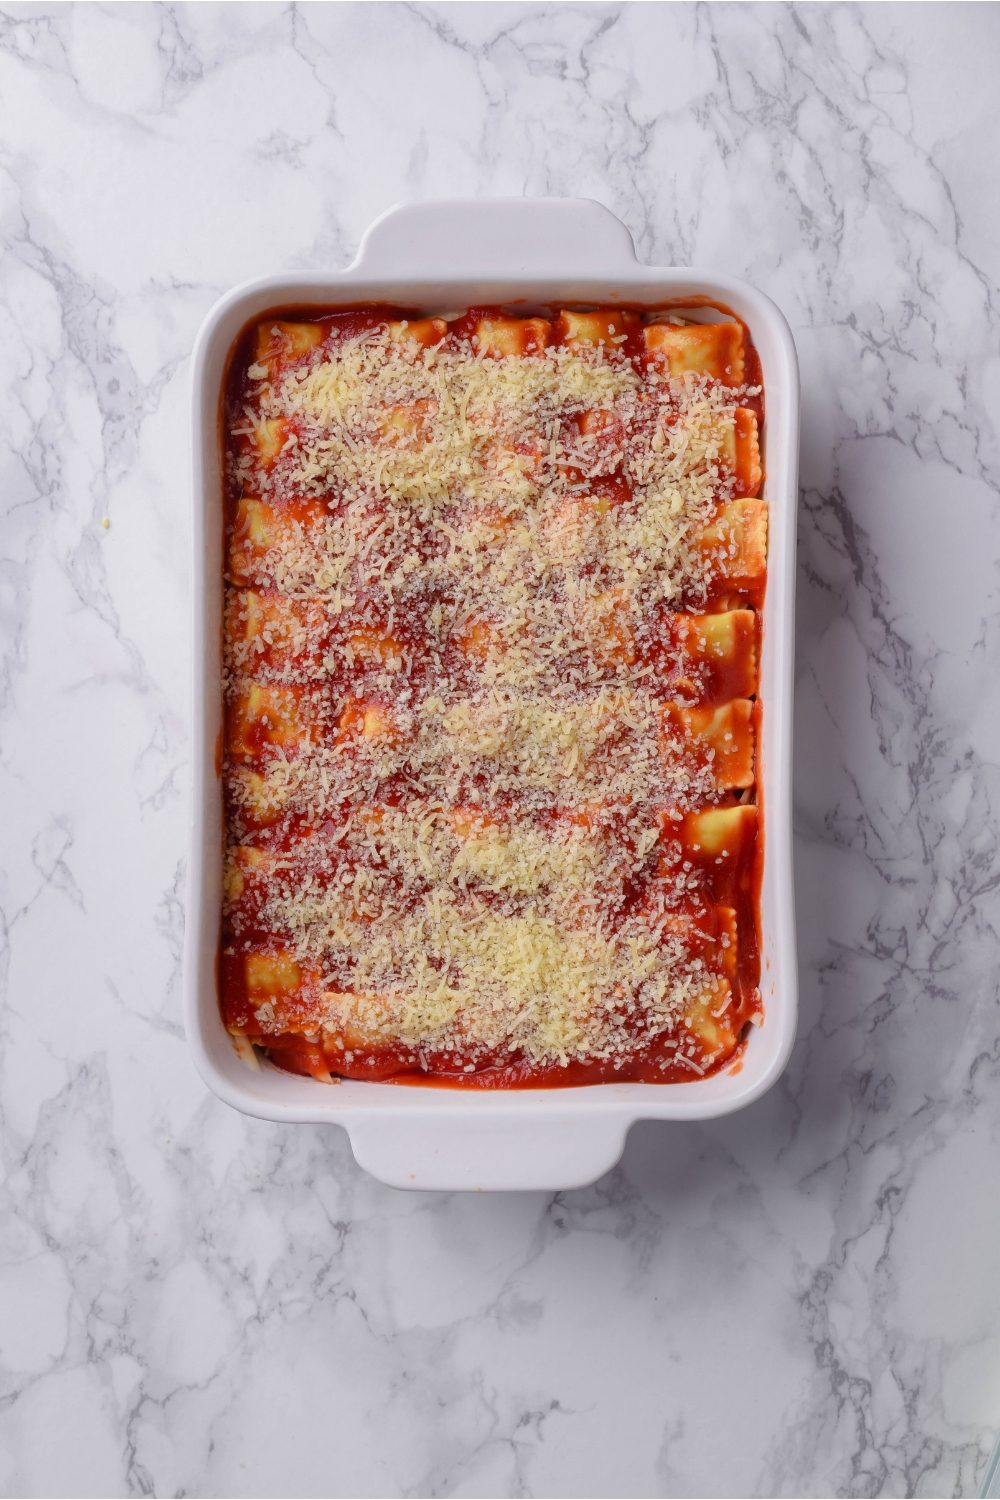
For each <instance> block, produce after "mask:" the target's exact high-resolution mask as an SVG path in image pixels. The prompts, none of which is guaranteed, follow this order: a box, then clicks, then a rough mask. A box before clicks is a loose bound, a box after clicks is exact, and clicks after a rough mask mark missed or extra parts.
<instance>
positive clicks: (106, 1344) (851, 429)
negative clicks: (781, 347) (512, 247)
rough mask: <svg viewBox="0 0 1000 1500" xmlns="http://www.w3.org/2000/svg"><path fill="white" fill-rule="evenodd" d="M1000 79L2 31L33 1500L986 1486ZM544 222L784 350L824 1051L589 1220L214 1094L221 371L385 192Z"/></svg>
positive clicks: (21, 1231)
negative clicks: (204, 591)
mask: <svg viewBox="0 0 1000 1500" xmlns="http://www.w3.org/2000/svg"><path fill="white" fill-rule="evenodd" d="M998 56H1000V10H998V8H997V7H996V6H992V5H970V6H965V5H952V6H948V7H940V6H937V5H933V4H929V5H916V6H911V5H908V4H898V5H889V6H879V5H874V6H865V5H862V6H860V7H857V6H848V5H844V6H832V7H830V6H826V5H801V6H799V5H795V6H781V7H778V6H769V5H765V6H747V7H743V6H738V5H730V4H719V5H712V6H708V7H704V6H699V7H693V6H688V5H683V4H682V5H669V6H660V5H655V4H647V5H637V6H620V5H609V4H570V5H564V6H556V5H552V4H548V3H546V4H524V5H520V4H518V5H497V4H489V3H487V4H477V5H453V6H450V5H422V4H415V5H395V4H387V5H343V6H340V5H329V6H327V5H318V4H317V5H310V4H307V5H301V6H298V7H292V6H281V5H270V4H265V5H255V6H247V5H242V4H232V5H230V4H203V5H176V6H175V5H163V6H160V5H155V6H154V5H145V4H136V5H125V6H119V5H100V6H84V5H77V6H65V5H56V4H53V5H37V6H28V5H9V4H8V5H3V6H2V7H0V235H2V240H0V372H2V384H3V397H2V400H0V455H2V457H0V474H2V487H0V498H2V507H3V525H2V530H0V550H2V559H3V560H2V571H0V590H2V594H0V598H2V605H0V609H2V614H0V619H2V627H0V649H2V676H0V807H2V809H3V811H2V814H0V818H2V821H0V829H2V841H0V842H2V875H0V908H2V910H0V916H2V922H3V969H2V975H3V979H4V982H5V986H6V988H5V1008H4V1010H3V1014H2V1023H0V1024H2V1059H0V1067H2V1075H0V1110H2V1124H3V1157H2V1170H3V1183H2V1216H3V1217H2V1237H0V1261H2V1269H0V1360H2V1365H3V1376H2V1381H3V1384H2V1388H0V1397H2V1399H0V1492H2V1493H3V1494H5V1495H30V1496H44V1495H52V1496H57V1495H114V1496H118V1495H131V1494H149V1493H153V1494H156V1495H159V1496H170V1495H181V1494H186V1495H213V1496H214V1495H254V1496H257V1495H259V1496H307V1495H308V1496H313V1495H315V1496H321V1495H322V1496H329V1495H338V1496H348V1495H390V1496H394V1495H426V1496H430V1495H468V1496H473V1495H502V1496H562V1495H595V1496H598V1495H612V1496H617V1495H622V1496H624V1495H670V1496H674V1495H751V1494H753V1495H783V1496H784V1495H834V1494H836V1495H852V1496H854V1495H858V1496H863V1495H904V1494H917V1495H946V1494H947V1495H952V1494H972V1493H974V1490H975V1485H976V1480H977V1476H978V1472H979V1469H980V1468H981V1465H982V1463H983V1462H984V1460H985V1455H986V1452H987V1450H988V1447H989V1445H990V1443H991V1442H992V1437H993V1431H994V1428H995V1427H996V1426H997V1425H998V1424H1000V1299H998V1297H997V1290H996V1289H997V1286H998V1272H1000V1195H998V1194H997V1192H996V1184H997V1171H998V1164H1000V1010H998V982H997V975H998V972H1000V898H998V886H1000V853H998V849H997V834H996V818H997V813H998V809H1000V764H998V753H997V740H998V734H1000V608H998V603H1000V599H998V592H1000V577H998V568H997V559H998V557H1000V514H998V505H997V487H998V482H1000V455H998V428H1000V305H998V288H997V278H998V264H1000V253H998V247H1000V208H998V198H997V193H996V180H997V179H996V160H997V153H998V148H1000V105H998V98H1000V95H998V93H997V89H996V81H995V74H996V64H997V59H998ZM521 192H527V193H531V194H540V193H546V192H555V193H567V194H580V195H586V196H593V197H596V198H599V199H601V200H602V201H604V202H605V203H607V204H608V206H609V207H611V208H612V209H613V210H614V211H615V212H616V213H618V214H619V215H620V216H621V217H622V218H623V219H624V220H625V221H626V222H627V223H628V224H629V226H630V227H631V228H632V230H633V232H634V234H635V236H636V240H637V243H638V246H639V249H640V253H641V254H642V255H643V256H644V257H645V258H646V259H649V260H651V261H661V262H670V261H676V262H688V263H694V264H701V265H704V266H711V267H716V268H719V269H724V270H727V271H731V272H734V273H736V274H738V275H742V276H746V277H747V278H749V279H750V280H751V281H753V282H755V283H757V284H758V285H760V286H761V287H763V288H764V289H765V290H767V291H768V292H769V293H770V294H771V295H772V296H773V297H774V298H775V299H776V300H777V301H778V303H779V304H780V305H781V306H782V308H783V309H784V310H785V312H786V314H787V316H788V317H789V319H790V321H791V323H792V325H793V328H794V330H795V333H796V337H797V340H798V345H799V350H800V356H801V361H802V369H803V384H804V392H803V394H804V430H803V466H802V480H803V486H804V509H803V514H802V522H801V529H800V539H801V540H800V608H799V638H798V639H799V682H798V707H797V714H798V717H797V730H796V777H797V781H796V790H797V807H798V827H799V842H798V851H797V857H798V866H797V871H798V874H797V879H798V899H799V913H800V927H799V947H800V957H801V975H802V992H803V1002H804V1003H803V1014H802V1024H801V1031H800V1040H799V1043H798V1046H797V1050H796V1052H795V1055H794V1058H793V1061H792V1064H791V1066H790V1068H789V1070H788V1072H787V1074H786V1076H785V1078H784V1079H783V1081H782V1083H781V1084H780V1085H779V1086H778V1087H777V1088H776V1089H775V1090H774V1091H773V1092H772V1094H771V1095H770V1096H769V1097H767V1098H766V1099H764V1100H763V1101H762V1102H760V1103H759V1104H757V1105H756V1106H754V1107H753V1108H752V1109H750V1110H748V1111H747V1112H746V1113H744V1114H742V1115H739V1116H736V1117H733V1118H730V1119H727V1120H723V1121H721V1122H718V1123H714V1124H709V1125H706V1126H704V1127H698V1128H694V1127H691V1128H680V1127H676V1126H661V1127H654V1126H651V1125H647V1126H643V1127H638V1128H636V1129H635V1130H634V1131H633V1133H632V1136H631V1137H630V1140H629V1143H628V1147H627V1149H626V1152H625V1156H624V1159H623V1161H622V1164H621V1166H620V1167H619V1168H618V1169H617V1170H616V1171H614V1172H613V1173H612V1174H611V1175H610V1176H609V1177H608V1178H606V1179H605V1180H604V1181H602V1182H601V1183H599V1184H598V1185H597V1186H596V1187H594V1188H592V1189H589V1190H587V1191H584V1192H577V1193H571V1194H565V1195H560V1196H557V1197H555V1198H550V1197H546V1196H536V1195H523V1196H501V1197H476V1196H473V1197H463V1196H453V1197H445V1196H440V1197H437V1196H429V1197H425V1196H420V1195H407V1194H401V1193H397V1192H393V1191H391V1190H389V1189H387V1188H383V1187H381V1186H379V1185H378V1184H376V1183H375V1182H373V1181H372V1180H371V1179H369V1178H367V1177H365V1176H364V1175H363V1174H362V1173H360V1172H359V1170H358V1169H357V1168H356V1167H355V1165H354V1163H353V1160H352V1158H351V1155H350V1151H349V1149H348V1146H347V1142H346V1138H345V1137H344V1136H343V1135H342V1134H341V1133H340V1132H339V1131H336V1130H333V1129H330V1130H322V1129H318V1128H312V1127H306V1126H298V1127H291V1128H279V1127H276V1126H271V1125H267V1124H262V1123H259V1122H256V1121H252V1120H247V1119H244V1118H242V1117H240V1116H238V1115H236V1114H234V1113H232V1112H231V1111H230V1110H228V1109H227V1108H226V1107H225V1106H223V1105H221V1104H219V1103H218V1102H216V1101H215V1100H214V1099H213V1098H211V1097H209V1095H208V1094H207V1093H206V1090H205V1089H204V1087H203V1086H202V1084H201V1083H200V1081H199V1080H198V1078H197V1077H196V1076H195V1074H194V1072H193V1069H192V1067H191V1065H190V1063H189V1061H188V1058H187V1055H186V1052H185V1045H184V1040H183V1036H182V1033H181V1026H180V1017H179V986H178V963H179V954H180V945H181V936H182V928H183V921H184V863H183V849H184V840H185V826H186V821H187V818H188V761H189V754H190V747H189V743H188V740H187V729H186V719H187V695H188V686H189V665H188V653H189V633H188V623H187V622H188V612H189V608H190V596H189V586H188V567H187V547H188V537H189V516H188V499H187V475H186V456H185V443H186V425H185V424H186V404H187V375H188V354H189V350H190V348H191V344H192V340H193V337H194V334H195V331H196V329H197V326H198V323H199V321H200V319H201V318H202V316H203V315H204V313H205V312H206V311H207V309H208V308H209V307H210V305H211V304H212V302H213V301H214V299H215V298H216V297H217V296H218V295H219V293H221V292H222V291H224V290H225V289H226V288H228V287H229V286H230V285H231V284H233V283H234V282H236V281H239V280H241V279H243V278H246V277H249V276H252V275H257V274H262V273H267V272H272V271H279V270H281V269H284V268H289V267H302V266H324V267H325V266H335V265H340V264H343V263H344V262H345V261H346V260H347V259H348V258H349V257H350V255H351V254H352V252H353V249H354V247H355V246H356V244H357V241H358V239H359V236H360V234H361V232H362V231H363V229H364V227H365V225H366V224H367V223H368V221H369V220H370V219H371V218H372V217H373V216H374V215H375V214H376V213H378V212H379V211H380V210H381V209H383V208H384V207H386V206H388V205H389V204H390V203H391V202H393V201H394V200H399V199H408V198H416V197H434V196H444V195H477V194H496V193H521ZM105 517H107V518H108V520H109V522H110V525H109V527H108V528H107V529H104V528H103V526H102V519H103V518H105Z"/></svg>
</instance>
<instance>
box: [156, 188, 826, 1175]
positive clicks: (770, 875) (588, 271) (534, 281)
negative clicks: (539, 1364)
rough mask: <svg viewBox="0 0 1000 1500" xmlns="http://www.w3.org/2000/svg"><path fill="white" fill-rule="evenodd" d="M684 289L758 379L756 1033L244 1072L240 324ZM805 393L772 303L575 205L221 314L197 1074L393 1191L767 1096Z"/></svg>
mask: <svg viewBox="0 0 1000 1500" xmlns="http://www.w3.org/2000/svg"><path fill="white" fill-rule="evenodd" d="M687 297H691V298H705V297H708V298H710V299H715V300H717V301H718V303H720V304H723V305H724V306H725V307H727V308H729V309H731V310H732V311H733V312H735V313H737V314H738V316H739V317H741V318H742V319H743V320H744V322H745V323H746V324H747V325H748V327H749V329H750V332H751V335H752V338H753V342H754V344H755V345H756V347H757V350H758V352H759V354H760V359H761V365H762V368H763V377H764V387H765V401H766V423H765V429H764V434H763V440H764V451H765V465H766V475H767V477H766V480H765V485H764V498H765V499H766V500H767V502H768V507H769V513H770V538H769V556H768V583H767V596H766V600H765V606H764V630H763V650H762V659H761V684H760V693H761V698H762V701H763V706H764V714H763V731H762V739H761V743H760V747H759V756H758V787H759V794H760V798H761V801H762V804H763V814H764V822H763V827H764V847H765V859H764V880H763V890H762V899H761V925H762V932H761V940H762V941H761V949H762V978H761V993H762V996H763V1001H764V1010H765V1020H764V1024H763V1025H762V1026H760V1027H755V1028H752V1029H751V1035H750V1038H749V1041H748V1044H747V1047H746V1051H745V1053H744V1055H743V1058H742V1060H741V1063H738V1064H737V1065H736V1067H735V1068H730V1069H729V1070H727V1071H723V1072H721V1073H717V1074H715V1075H714V1076H712V1077H708V1078H705V1079H703V1080H699V1081H696V1082H694V1083H667V1084H649V1083H623V1084H603V1085H597V1086H591V1087H586V1088H566V1089H527V1090H510V1091H506V1092H504V1091H498V1092H485V1091H484V1092H477V1091H474V1090H459V1089H449V1088H421V1087H405V1086H400V1085H398V1084H380V1083H364V1082H355V1081H350V1080H348V1081H344V1082H342V1083H339V1084H335V1085H334V1086H332V1087H331V1086H330V1085H328V1084H323V1083H318V1082H316V1081H315V1080H313V1079H311V1078H300V1077H294V1076H292V1075H289V1074H287V1073H282V1072H280V1071H278V1070H277V1069H276V1068H274V1067H272V1066H270V1065H269V1064H268V1063H266V1062H265V1063H264V1064H263V1065H262V1068H261V1070H260V1071H259V1072H253V1071H251V1070H250V1069H249V1068H247V1067H246V1066H245V1065H244V1064H243V1063H242V1062H241V1061H240V1059H239V1058H238V1056H237V1054H236V1052H235V1051H234V1049H233V1046H232V1043H231V1042H230V1039H229V1037H228V1035H227V1033H226V1031H225V1030H224V1028H223V1025H222V1021H221V1019H220V1014H219V1005H218V998H217V989H216V955H217V947H218V940H219V916H220V894H221V874H222V846H223V827H222V797H221V782H220V774H219V747H220V745H221V734H222V701H221V693H220V686H219V679H220V660H221V640H222V593H223V584H222V545H223V525H222V509H221V504H222V487H221V477H220V464H221V435H220V421H219V414H220V392H221V387H222V381H223V377H224V372H225V368H226V361H227V357H228V355H229V351H230V349H231V347H232V344H233V341H234V340H235V339H236V337H237V335H238V334H239V333H240V331H241V329H242V328H243V327H244V326H245V325H246V324H247V323H248V322H249V321H250V320H251V319H254V318H256V317H259V316H260V315H261V314H262V313H264V312H266V311H268V310H269V309H271V308H275V307H279V306H291V305H295V306H298V307H303V306H307V305H309V304H313V303H314V304H316V305H317V306H318V307H319V306H322V307H327V308H328V307H333V306H337V305H338V304H344V303H359V302H383V301H384V302H389V303H396V304H404V305H408V306H411V307H418V308H421V309H423V310H427V311H449V312H450V313H452V314H454V312H455V311H458V310H461V309H464V308H465V307H467V306H469V305H471V304H473V303H504V302H528V303H532V302H538V303H549V302H555V303H569V304H597V303H600V304H608V303H615V302H618V301H621V302H628V303H648V304H650V305H654V304H657V303H662V302H665V301H668V300H671V301H672V300H675V299H677V298H681V299H684V298H687ZM703 316H706V317H710V316H711V314H707V313H706V314H704V315H703ZM798 399H799V390H798V370H797V364H796V358H795V347H794V345H793V343H792V337H791V333H790V331H789V328H788V325H787V323H786V322H785V320H784V318H783V317H782V315H781V313H780V312H779V311H778V309H777V308H776V307H775V305H774V303H773V302H771V301H770V300H769V299H768V298H767V297H765V296H763V295H762V293H760V292H758V291H755V290H754V289H753V288H752V287H750V286H747V285H746V284H745V283H744V282H742V281H736V280H733V279H732V278H731V277H728V276H721V275H718V274H716V273H714V272H708V271H698V270H689V269H677V268H664V267H660V266H644V265H640V264H639V263H638V261H637V260H636V256H635V250H634V247H633V245H632V240H631V237H630V235H629V232H628V230H627V229H626V228H625V226H624V225H623V224H622V223H620V222H619V220H618V219H616V218H615V217H614V216H613V215H612V214H611V213H609V212H608V210H607V209H605V208H603V207H602V206H601V205H600V204H598V203H593V202H589V201H586V200H578V199H544V198H542V199H528V198H525V199H521V198H517V199H501V200H492V201H489V200H485V201H479V202H443V203H422V204H411V205H409V206H406V207H403V208H397V209H394V210H392V211H391V212H389V213H387V214H386V215H385V216H384V217H383V218H381V219H379V220H377V221H376V222H375V223H374V224H373V225H372V226H371V228H370V229H369V230H368V233H367V234H366V235H365V237H364V239H363V241H362V243H361V248H360V250H359V251H358V255H357V259H356V260H355V261H354V263H353V264H352V265H350V266H349V267H348V268H347V269H346V270H345V271H339V272H329V273H324V274H318V273H314V274H311V275H302V274H298V275H289V276H272V277H266V278H263V279H261V280H258V281H252V282H248V283H247V284H246V285H244V286H241V287H237V288H236V290H235V291H232V292H230V293H229V294H228V295H227V296H225V297H223V298H222V299H221V300H220V301H219V302H217V303H216V305H215V307H214V308H213V309H212V311H211V312H210V313H209V315H208V317H207V318H206V320H205V322H204V324H203V326H202V328H201V331H200V333H199V335H198V340H197V343H196V345H195V349H194V360H193V414H192V415H193V429H194V442H193V458H194V587H193V596H194V643H195V663H194V712H193V743H194V799H193V800H194V812H193V820H192V829H191V855H190V867H189V868H190V878H189V889H188V925H187V937H186V951H185V1014H186V1025H187V1034H188V1039H189V1041H190V1044H191V1048H192V1050H193V1053H194V1058H195V1061H196V1063H197V1066H198V1069H199V1071H200V1073H201V1075H202V1077H203V1078H204V1080H205V1082H206V1083H207V1084H208V1086H209V1087H210V1088H211V1089H213V1090H214V1092H215V1093H216V1094H218V1096H219V1097H220V1099H224V1100H225V1101H226V1103H227V1104H231V1105H233V1106H234V1107H235V1108H236V1109H239V1110H243V1111H244V1112H245V1113H247V1114H250V1115H257V1116H259V1117H260V1118H262V1119H267V1120H280V1121H287V1122H289V1123H291V1122H310V1123H329V1124H334V1125H342V1126H344V1128H345V1129H346V1130H347V1131H348V1132H349V1134H350V1138H351V1144H352V1147H353V1149H354V1154H355V1156H356V1158H357V1160H358V1162H359V1163H360V1164H361V1165H362V1166H363V1167H365V1168H366V1169H367V1170H368V1171H369V1172H372V1173H373V1174H374V1175H375V1176H376V1177H378V1178H380V1179H381V1180H382V1181H383V1182H386V1183H389V1184H391V1185H393V1186H395V1187H405V1188H437V1189H442V1188H472V1189H490V1188H492V1189H507V1190H509V1189H517V1188H536V1189H537V1188H544V1189H558V1188H571V1187H578V1186H582V1185H583V1184H585V1183H588V1182H592V1181H594V1179H595V1178H597V1177H599V1176H600V1175H601V1174H602V1173H603V1172H606V1171H607V1170H608V1169H609V1168H610V1167H612V1166H613V1165H614V1163H615V1162H616V1161H617V1160H618V1158H619V1156H620V1155H621V1152H622V1149H623V1146H624V1143H625V1135H626V1132H627V1131H628V1128H629V1126H630V1125H631V1124H633V1122H634V1121H636V1120H704V1119H710V1118H712V1117H714V1116H718V1115H724V1114H728V1113H730V1112H731V1111H733V1110H737V1109H742V1108H743V1107H744V1106H745V1105H747V1104H750V1103H751V1102H752V1101H753V1100H755V1099H758V1098H760V1096H761V1094H763V1093H764V1092H765V1090H767V1089H768V1088H770V1087H771V1085H772V1084H773V1083H774V1081H775V1079H776V1078H777V1077H778V1076H779V1074H780V1073H781V1071H782V1069H783V1068H784V1066H785V1063H786V1061H787V1059H788V1055H789V1052H790V1050H791V1046H792V1041H793V1038H794V1033H795V1016H796V960H795V926H794V914H793V896H792V865H791V828H790V789H791V788H790V783H791V725H792V619H793V605H794V583H795V510H796V502H797V462H798Z"/></svg>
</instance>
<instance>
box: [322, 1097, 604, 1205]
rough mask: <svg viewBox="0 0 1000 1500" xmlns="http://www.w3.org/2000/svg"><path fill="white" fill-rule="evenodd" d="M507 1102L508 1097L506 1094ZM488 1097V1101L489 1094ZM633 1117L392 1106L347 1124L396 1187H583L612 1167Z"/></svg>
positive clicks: (354, 1141) (370, 1162)
mask: <svg viewBox="0 0 1000 1500" xmlns="http://www.w3.org/2000/svg"><path fill="white" fill-rule="evenodd" d="M505 1102H506V1101H505ZM483 1103H484V1104H485V1103H486V1101H485V1100H484V1101H483ZM631 1121H632V1117H631V1116H630V1115H626V1114H625V1113H621V1114H618V1113H617V1112H616V1113H615V1114H608V1115H602V1116H601V1117H600V1118H595V1117H594V1116H593V1115H587V1114H584V1113H583V1112H578V1111H576V1110H571V1109H564V1108H561V1107H560V1106H559V1104H558V1102H557V1101H554V1103H553V1106H552V1108H550V1109H549V1108H546V1109H543V1110H535V1109H532V1110H531V1111H530V1112H529V1111H526V1110H523V1109H522V1108H516V1109H508V1108H501V1109H500V1110H499V1111H495V1110H494V1109H492V1108H490V1107H489V1106H487V1108H485V1109H483V1110H481V1111H479V1110H477V1111H470V1112H469V1113H468V1114H463V1117H462V1119H461V1120H457V1119H456V1118H455V1116H454V1114H452V1113H451V1112H450V1111H449V1112H448V1113H447V1115H446V1116H442V1115H440V1114H439V1113H438V1111H437V1110H433V1109H432V1110H428V1111H427V1112H426V1113H423V1112H421V1113H420V1114H417V1115H416V1116H414V1115H412V1114H409V1115H408V1116H407V1118H406V1120H405V1122H402V1121H401V1120H400V1119H399V1117H398V1116H397V1115H396V1114H395V1112H393V1114H392V1115H388V1116H383V1115H379V1114H376V1113H374V1112H373V1113H372V1115H371V1116H369V1118H367V1119H364V1118H361V1119H355V1120H353V1121H352V1122H351V1124H350V1126H349V1127H348V1128H349V1130H350V1136H351V1146H352V1147H353V1150H354V1155H355V1158H356V1160H357V1163H358V1165H359V1166H360V1167H363V1168H364V1169H365V1171H366V1172H370V1173H371V1174H372V1176H373V1177H377V1178H378V1179H379V1181H380V1182H385V1183H388V1185H389V1186H390V1187H396V1188H418V1189H424V1190H425V1191H427V1190H430V1191H437V1192H454V1191H455V1190H462V1189H464V1190H465V1191H467V1192H513V1191H523V1190H528V1191H532V1190H533V1191H536V1192H543V1191H544V1192H558V1191H560V1190H565V1189H570V1188H577V1187H586V1186H587V1184H588V1183H591V1182H596V1180H597V1179H598V1177H603V1175H604V1173H605V1172H608V1171H610V1170H611V1168H612V1167H613V1166H614V1165H615V1163H616V1162H617V1160H618V1158H619V1157H620V1156H621V1154H622V1151H623V1150H624V1147H625V1134H626V1131H627V1130H628V1127H629V1125H630V1124H631Z"/></svg>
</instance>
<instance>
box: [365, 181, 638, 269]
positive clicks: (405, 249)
mask: <svg viewBox="0 0 1000 1500" xmlns="http://www.w3.org/2000/svg"><path fill="white" fill-rule="evenodd" d="M635 264H636V255H635V246H634V245H633V243H632V236H631V235H630V234H629V232H628V230H627V229H626V228H625V225H624V224H623V223H622V221H621V220H620V219H616V218H615V216H614V214H613V213H611V211H610V210H609V209H607V208H605V207H604V205H603V203H595V202H594V201H593V199H590V198H479V199H450V200H444V201H441V202H437V203H404V204H402V205H400V206H398V207H396V208H390V209H389V211H388V212H387V213H384V214H383V215H382V217H381V218H379V219H376V220H375V222H374V224H372V225H371V226H370V228H369V229H368V231H367V233H366V234H365V237H364V239H363V240H362V241H361V246H360V249H359V250H358V254H357V259H356V260H355V261H354V264H353V265H352V266H351V267H350V268H349V270H348V272H347V275H348V277H350V276H353V275H356V276H358V277H359V278H364V279H365V280H368V279H370V278H372V277H389V276H405V277H406V278H407V279H408V280H409V279H411V278H416V279H420V278H423V277H427V278H428V279H433V280H439V279H441V278H442V277H468V278H470V279H476V280H483V279H486V278H488V277H491V276H496V277H503V278H505V279H509V278H511V277H517V278H521V277H537V278H544V277H564V278H565V277H573V276H600V275H608V274H612V275H613V274H614V273H615V272H616V271H624V270H627V269H628V268H629V267H633V268H634V266H635Z"/></svg>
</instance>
